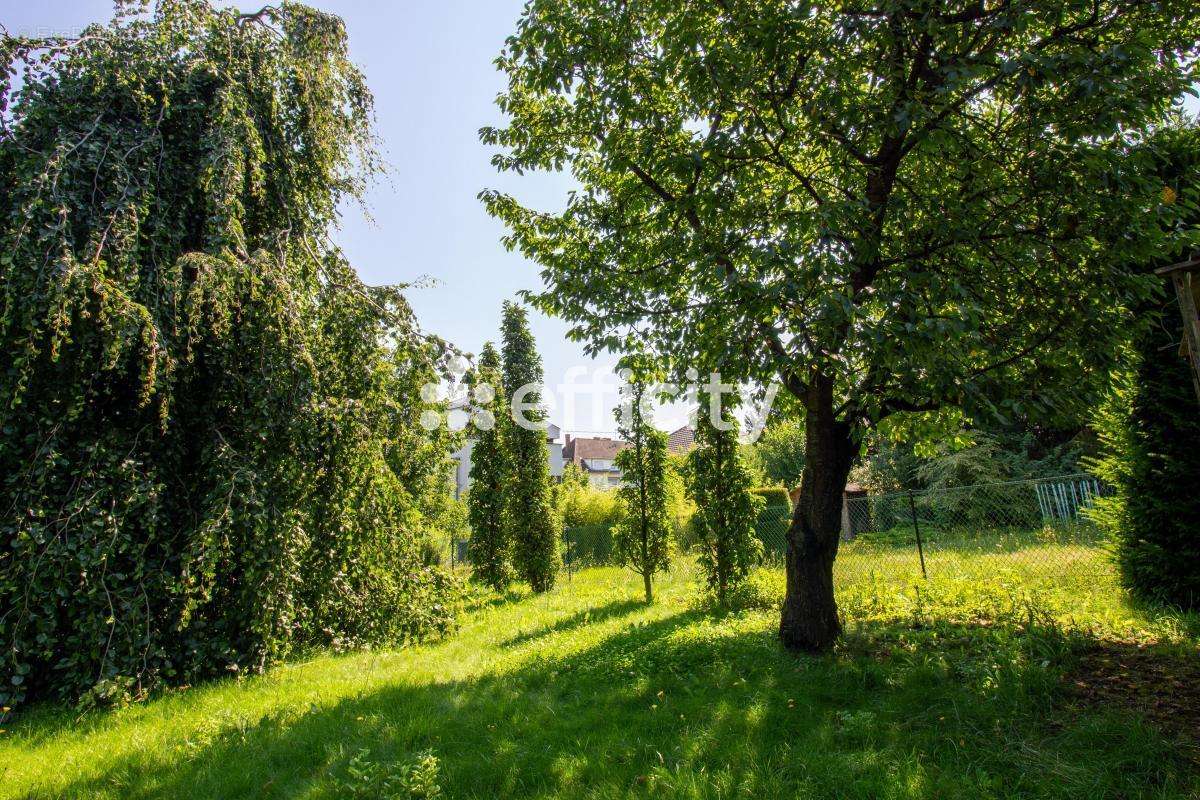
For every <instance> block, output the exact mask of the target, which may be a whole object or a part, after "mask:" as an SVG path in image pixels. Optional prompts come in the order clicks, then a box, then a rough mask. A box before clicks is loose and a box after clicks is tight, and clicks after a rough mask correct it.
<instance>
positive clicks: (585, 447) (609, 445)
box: [563, 436, 629, 466]
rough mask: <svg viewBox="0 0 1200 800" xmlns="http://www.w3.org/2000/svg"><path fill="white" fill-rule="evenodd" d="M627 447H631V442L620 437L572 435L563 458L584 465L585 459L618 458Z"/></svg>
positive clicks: (564, 449)
mask: <svg viewBox="0 0 1200 800" xmlns="http://www.w3.org/2000/svg"><path fill="white" fill-rule="evenodd" d="M627 447H629V443H628V442H623V441H621V440H620V439H607V438H595V439H590V438H586V437H582V436H581V437H574V436H571V437H568V438H567V443H566V445H565V446H564V447H563V460H564V461H569V462H571V463H573V464H578V465H580V466H583V464H582V462H583V460H584V459H587V458H601V459H612V458H616V457H617V453H619V452H621V451H622V450H624V449H625V448H627Z"/></svg>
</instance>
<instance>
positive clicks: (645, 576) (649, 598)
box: [642, 570, 654, 603]
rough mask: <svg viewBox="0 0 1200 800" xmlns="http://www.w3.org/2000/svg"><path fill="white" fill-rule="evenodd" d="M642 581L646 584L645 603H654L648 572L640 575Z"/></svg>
mask: <svg viewBox="0 0 1200 800" xmlns="http://www.w3.org/2000/svg"><path fill="white" fill-rule="evenodd" d="M642 580H643V581H645V582H646V602H647V603H653V602H654V589H653V588H652V587H651V586H650V571H649V570H646V571H645V572H643V573H642Z"/></svg>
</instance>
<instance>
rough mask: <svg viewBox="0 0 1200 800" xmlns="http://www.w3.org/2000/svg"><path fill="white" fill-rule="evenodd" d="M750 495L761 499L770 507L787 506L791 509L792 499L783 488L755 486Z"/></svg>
mask: <svg viewBox="0 0 1200 800" xmlns="http://www.w3.org/2000/svg"><path fill="white" fill-rule="evenodd" d="M750 494H752V495H754V496H755V497H761V498H762V499H763V502H764V503H765V504H766V505H768V506H786V507H788V508H791V505H792V497H791V495H789V494H788V491H787V489H785V488H783V487H782V486H755V487H754V488H753V489H751V490H750Z"/></svg>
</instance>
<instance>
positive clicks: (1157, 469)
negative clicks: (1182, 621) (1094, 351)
mask: <svg viewBox="0 0 1200 800" xmlns="http://www.w3.org/2000/svg"><path fill="white" fill-rule="evenodd" d="M1158 318H1159V320H1160V321H1161V323H1162V324H1161V326H1160V327H1154V328H1151V329H1150V330H1148V331H1146V332H1145V333H1143V334H1142V336H1141V337H1140V339H1139V341H1138V357H1139V363H1138V367H1137V372H1136V377H1135V381H1134V384H1133V391H1132V396H1131V397H1130V400H1131V402H1130V407H1129V414H1128V417H1126V418H1125V419H1124V420H1123V422H1124V424H1125V425H1127V426H1128V430H1129V443H1130V445H1131V446H1130V448H1129V449H1128V451H1127V452H1125V453H1124V454H1123V455H1124V456H1125V457H1126V458H1127V459H1128V466H1127V473H1126V480H1125V481H1123V482H1122V483H1121V484H1119V485H1118V490H1119V493H1120V496H1121V497H1122V498H1123V500H1124V505H1123V509H1122V514H1121V517H1120V520H1119V525H1118V527H1117V549H1116V553H1117V565H1118V566H1119V568H1120V573H1121V579H1122V582H1123V583H1124V584H1125V585H1126V586H1127V587H1129V589H1130V590H1132V591H1133V592H1134V594H1136V595H1137V596H1139V597H1142V598H1145V599H1148V600H1152V601H1154V602H1158V603H1165V604H1168V605H1174V606H1177V607H1179V608H1184V609H1196V608H1200V539H1198V538H1197V536H1196V532H1197V531H1198V530H1200V497H1198V496H1197V494H1196V491H1195V477H1196V476H1197V475H1200V404H1197V402H1196V395H1195V392H1194V390H1193V389H1192V385H1191V375H1190V372H1189V367H1188V364H1187V362H1186V361H1185V360H1184V359H1182V358H1180V357H1179V355H1178V353H1177V352H1176V347H1175V345H1176V344H1177V343H1178V342H1179V341H1180V340H1181V338H1182V334H1183V325H1182V321H1181V320H1180V318H1179V312H1178V309H1177V308H1176V307H1175V305H1174V298H1172V302H1170V303H1166V304H1164V307H1163V308H1161V309H1160V310H1159V313H1158Z"/></svg>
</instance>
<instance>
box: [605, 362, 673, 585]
mask: <svg viewBox="0 0 1200 800" xmlns="http://www.w3.org/2000/svg"><path fill="white" fill-rule="evenodd" d="M646 388H647V387H646V383H645V379H644V378H642V377H641V376H639V375H633V376H632V377H631V378H630V380H629V382H628V383H627V384H626V385H625V386H624V387H623V388H622V393H623V394H624V395H625V400H624V402H623V403H622V405H621V406H619V407H618V408H617V409H616V417H617V424H618V430H619V431H620V433H621V438H622V439H624V440H625V441H626V442H628V443H629V447H627V448H625V449H624V450H622V451H621V452H619V453H617V457H616V464H617V467H618V468H619V469H620V470H621V476H622V482H621V485H620V487H619V488H618V489H617V494H618V495H619V496H620V499H621V502H622V505H623V506H624V512H625V513H624V514H623V515H622V517H621V519H620V520H619V521H618V522H617V525H616V527H615V528H614V529H613V544H614V549H615V551H616V554H617V558H618V559H619V560H620V563H621V564H622V565H624V566H627V567H630V568H632V569H633V571H634V572H636V573H637V574H639V575H641V576H642V579H643V586H644V588H645V591H646V602H647V603H649V602H652V601H653V599H654V593H653V586H652V579H653V576H654V573H656V572H666V571H667V570H668V569H669V568H670V565H671V562H670V558H669V555H670V554H669V545H670V533H671V529H670V524H669V517H668V515H667V486H666V479H667V435H666V434H665V433H663V432H662V431H658V430H655V429H654V427H653V425H651V423H650V421H649V420H648V419H647V418H646V411H647V409H646V407H645V401H646V400H647V398H646Z"/></svg>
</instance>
